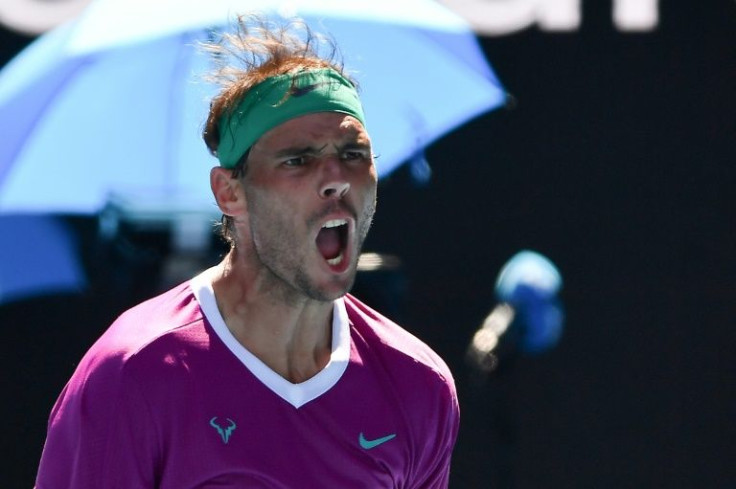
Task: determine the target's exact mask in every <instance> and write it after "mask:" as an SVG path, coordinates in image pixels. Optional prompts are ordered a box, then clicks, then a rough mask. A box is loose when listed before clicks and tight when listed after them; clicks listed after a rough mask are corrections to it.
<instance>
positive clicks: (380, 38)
mask: <svg viewBox="0 0 736 489" xmlns="http://www.w3.org/2000/svg"><path fill="white" fill-rule="evenodd" d="M254 10H256V11H263V12H265V13H266V14H267V15H269V16H270V17H271V18H281V17H282V16H283V17H284V18H290V17H291V16H297V17H300V18H303V19H305V20H306V21H307V23H308V24H309V25H310V26H311V27H313V28H314V29H315V30H317V31H319V32H324V33H327V34H328V35H331V36H332V37H334V38H335V40H336V41H337V43H338V45H339V47H340V49H341V51H342V52H343V53H344V56H345V64H346V67H347V69H348V71H349V72H350V73H351V74H352V75H353V76H354V77H355V78H356V79H357V80H358V82H359V84H360V85H361V91H362V98H363V101H364V104H365V112H366V118H367V126H368V130H369V132H370V133H371V135H372V137H373V140H374V149H375V151H376V153H377V154H379V155H380V157H379V158H378V160H377V166H378V171H379V176H381V177H383V176H386V175H388V174H389V173H391V172H392V171H393V170H394V169H395V168H396V167H397V166H399V165H400V164H402V163H404V162H406V161H408V160H411V159H412V158H413V157H415V156H416V155H417V154H421V152H422V150H423V148H425V147H426V146H427V145H429V144H430V143H432V142H433V141H435V140H436V139H437V138H439V137H441V136H443V135H444V134H446V133H447V132H449V131H451V130H453V129H455V128H456V127H458V126H459V125H461V124H463V123H464V122H465V121H467V120H469V119H471V118H474V117H476V116H478V115H480V114H482V113H485V112H487V111H489V110H491V109H493V108H495V107H498V106H499V105H501V104H502V103H503V102H504V100H505V93H504V91H503V89H502V87H501V85H500V84H499V82H498V80H497V79H496V77H495V75H494V73H493V71H492V69H491V68H490V66H489V65H488V63H487V62H486V60H485V58H484V56H483V54H482V52H481V50H480V48H479V45H478V42H477V39H476V38H475V36H474V34H473V33H472V31H471V30H470V28H469V27H468V25H467V24H466V23H465V22H464V21H462V20H461V19H460V18H459V17H458V16H457V15H455V14H453V13H452V12H451V11H450V10H448V9H447V8H445V7H443V6H441V5H440V4H438V3H436V2H434V1H433V0H401V1H397V0H370V1H368V0H361V1H357V0H356V1H350V2H348V1H343V0H312V1H270V2H268V1H262V0H261V1H259V0H210V1H208V2H202V1H201V0H93V2H92V3H91V4H90V6H89V7H88V8H87V9H86V10H85V11H84V12H83V13H82V15H81V16H80V17H78V18H77V19H75V20H74V21H73V22H71V23H68V24H65V25H63V26H61V27H59V28H57V29H55V30H53V31H51V32H49V33H48V34H46V35H43V36H41V37H40V38H39V39H38V40H37V41H36V42H34V43H33V44H32V45H30V46H29V47H28V48H26V49H25V50H24V51H23V52H21V53H20V54H19V55H18V56H16V58H15V59H14V60H12V61H11V63H9V64H8V65H7V66H6V67H5V68H4V69H3V70H2V72H0V133H2V134H3V143H2V144H1V145H0V212H12V211H32V212H38V211H44V212H45V211H51V212H66V213H84V214H89V213H96V212H98V211H99V210H100V209H102V208H103V207H104V206H105V205H106V204H108V203H109V202H110V201H111V200H114V201H116V202H123V205H125V203H129V204H130V203H133V204H135V206H137V208H139V209H144V210H145V209H147V208H151V209H155V211H156V212H164V213H166V212H169V213H172V212H179V213H182V212H213V213H214V211H215V206H214V202H213V199H212V198H211V195H210V190H209V178H208V172H209V169H210V167H211V166H213V165H214V163H215V160H214V159H213V158H212V157H211V156H210V155H209V154H208V153H207V151H206V149H205V145H204V143H203V142H202V141H201V138H200V136H199V132H200V130H201V127H202V125H203V122H204V119H205V115H206V110H207V100H208V97H210V96H211V95H212V93H214V87H212V86H210V85H209V84H207V83H205V82H203V81H202V80H201V79H200V78H199V74H201V73H202V72H205V71H208V70H209V68H210V65H209V63H210V62H211V60H209V59H208V58H207V57H206V56H205V55H204V54H202V53H201V52H199V50H197V49H196V47H195V46H194V45H195V44H196V42H197V41H198V40H203V39H206V38H207V36H208V35H211V32H212V31H211V29H213V28H226V26H228V25H230V24H231V23H232V19H233V18H234V17H235V15H236V14H238V13H242V12H245V11H248V12H250V11H254Z"/></svg>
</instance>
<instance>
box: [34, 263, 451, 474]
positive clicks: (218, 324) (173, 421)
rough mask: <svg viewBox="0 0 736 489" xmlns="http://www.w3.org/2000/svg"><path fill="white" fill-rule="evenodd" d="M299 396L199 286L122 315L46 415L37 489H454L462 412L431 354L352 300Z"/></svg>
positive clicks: (337, 310) (337, 315)
mask: <svg viewBox="0 0 736 489" xmlns="http://www.w3.org/2000/svg"><path fill="white" fill-rule="evenodd" d="M333 317H334V319H333V334H332V339H333V344H332V350H333V351H332V356H331V360H330V362H329V364H328V365H327V366H326V367H325V368H324V369H323V370H322V371H320V372H319V373H318V374H317V375H315V376H314V377H313V378H311V379H309V380H308V381H306V382H303V383H301V384H291V383H290V382H288V381H286V380H285V379H283V378H282V377H280V376H279V375H278V374H276V373H275V372H273V371H272V370H270V369H269V368H268V367H267V366H266V365H264V364H263V363H262V362H260V360H258V359H257V358H256V357H254V356H253V355H252V354H250V352H248V351H247V350H246V349H245V348H243V347H242V346H241V345H240V343H238V342H237V341H236V340H235V338H234V337H233V336H232V334H230V332H229V330H228V329H227V327H226V326H225V323H224V321H223V319H222V317H221V316H220V313H219V311H218V310H217V306H216V303H215V300H214V295H213V293H212V288H211V284H210V283H209V282H208V281H207V280H206V278H205V275H204V274H203V275H200V276H198V277H196V278H194V279H193V280H192V281H190V282H188V283H185V284H182V285H180V286H178V287H176V288H174V289H172V290H170V291H168V292H166V293H164V294H162V295H160V296H158V297H156V298H153V299H151V300H149V301H147V302H144V303H143V304H140V305H138V306H136V307H135V308H133V309H131V310H129V311H127V312H126V313H124V314H123V315H122V316H121V317H120V318H119V319H118V320H117V321H115V323H114V324H113V325H112V326H111V327H110V328H109V329H108V331H106V332H105V334H103V335H102V337H101V338H100V339H99V340H98V341H97V342H96V343H95V344H94V345H93V346H92V348H91V349H90V350H89V351H88V352H87V354H86V355H85V356H84V358H83V359H82V361H81V362H80V364H79V367H78V368H77V370H76V372H75V373H74V375H73V376H72V378H71V379H70V381H69V383H68V384H67V385H66V387H65V388H64V390H63V391H62V393H61V395H60V396H59V399H58V400H57V402H56V404H55V405H54V408H53V410H52V412H51V417H50V419H49V431H48V436H47V439H46V445H45V447H44V452H43V455H42V458H41V464H40V467H39V472H38V478H37V481H36V487H37V488H38V489H53V488H62V487H63V488H78V489H93V488H94V489H99V488H103V487H104V488H161V489H188V488H195V487H197V488H200V487H218V488H220V487H222V488H225V487H230V488H236V487H237V488H244V487H248V488H290V489H293V488H303V487H307V488H312V487H330V488H332V487H335V488H338V487H339V488H343V487H345V488H347V487H349V488H361V487H365V488H379V487H391V488H446V487H447V484H448V477H449V467H450V456H451V452H452V448H453V446H454V443H455V439H456V436H457V430H458V423H459V410H458V403H457V396H456V392H455V387H454V383H453V380H452V376H451V374H450V372H449V370H448V368H447V366H446V365H445V364H444V362H443V361H442V360H441V359H440V358H439V357H438V356H437V355H436V354H435V353H434V352H432V351H431V350H430V349H429V347H427V346H426V345H425V344H424V343H422V342H421V341H419V340H418V339H417V338H415V337H414V336H412V335H410V334H409V333H408V332H406V331H405V330H403V329H401V328H400V327H398V326H397V325H395V324H394V323H392V322H391V321H389V320H388V319H386V318H384V317H382V316H380V315H379V314H378V313H376V312H375V311H373V310H371V309H369V308H368V307H367V306H365V305H364V304H362V303H361V302H359V301H358V300H356V299H355V298H354V297H352V296H346V297H345V298H344V299H341V300H338V301H335V306H334V314H333Z"/></svg>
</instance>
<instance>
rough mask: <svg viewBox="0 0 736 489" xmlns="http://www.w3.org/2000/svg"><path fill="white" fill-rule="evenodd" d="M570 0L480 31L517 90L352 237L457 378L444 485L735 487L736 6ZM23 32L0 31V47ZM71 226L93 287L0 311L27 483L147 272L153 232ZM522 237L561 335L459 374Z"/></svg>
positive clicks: (10, 417)
mask: <svg viewBox="0 0 736 489" xmlns="http://www.w3.org/2000/svg"><path fill="white" fill-rule="evenodd" d="M582 4H583V5H582V7H583V13H582V22H581V25H580V27H579V29H577V30H575V31H572V32H567V33H559V32H543V31H540V30H538V29H537V28H536V27H531V28H529V29H525V30H523V31H519V32H516V33H512V34H508V35H504V36H498V37H488V36H487V37H482V39H481V43H482V46H483V49H484V51H485V53H486V55H487V57H488V59H489V61H490V62H491V64H492V65H493V67H494V69H495V70H496V72H497V74H498V75H499V77H500V79H501V80H502V81H503V83H504V85H505V87H506V88H507V89H508V91H509V92H510V93H511V94H512V95H513V97H514V100H515V103H513V104H511V105H510V106H509V107H508V108H505V109H500V110H496V111H494V112H491V113H489V114H487V115H484V116H482V117H480V118H478V119H476V120H474V121H472V122H471V123H469V124H467V125H465V126H464V127H463V128H462V129H460V130H458V131H455V132H454V133H452V134H450V135H448V136H446V137H444V138H443V139H442V140H440V141H438V142H436V143H435V144H433V145H432V146H431V147H430V148H429V149H428V151H427V155H426V156H427V159H428V161H429V163H430V165H431V166H432V169H433V176H432V178H431V180H430V181H429V183H428V184H426V185H418V184H417V183H415V182H414V180H413V179H412V178H411V177H410V175H409V173H408V170H406V169H400V170H399V171H397V172H396V173H395V174H393V175H392V176H390V177H389V178H387V179H385V180H383V181H382V182H381V183H380V191H379V210H378V213H377V216H376V220H375V225H374V228H373V230H372V234H371V235H370V237H369V240H368V242H367V246H366V248H367V250H368V251H374V252H379V253H387V254H391V255H395V256H397V257H399V258H400V260H401V263H402V268H401V270H400V271H401V278H402V280H403V282H401V287H399V288H398V289H396V290H399V291H400V294H401V295H400V296H399V297H400V300H394V302H392V303H390V304H386V307H387V308H390V310H391V312H393V315H394V316H396V317H397V318H398V319H399V320H400V321H401V322H402V323H403V325H404V326H406V327H407V329H409V330H411V331H413V332H415V333H416V334H417V335H419V336H421V337H422V338H423V339H425V340H426V341H427V342H428V343H429V344H430V345H432V346H433V347H434V348H435V349H436V350H437V351H439V352H440V353H441V354H442V355H443V356H444V358H446V359H447V361H448V363H449V364H450V367H451V368H452V370H453V372H454V373H455V376H456V381H457V385H458V390H459V394H460V402H461V407H462V412H463V422H462V429H461V434H460V440H459V443H458V446H457V450H456V455H455V460H454V467H453V476H452V487H453V488H456V489H463V488H486V487H487V488H494V487H515V488H547V487H550V488H558V487H559V488H562V487H586V488H587V487H596V488H622V487H631V488H642V487H668V488H736V421H735V419H736V361H735V360H734V356H735V354H736V328H735V327H736V320H734V318H735V317H736V260H735V259H734V251H735V250H736V243H735V239H734V235H735V233H734V231H733V228H734V225H735V224H736V220H735V219H734V217H735V215H734V214H735V213H734V210H736V196H735V195H734V193H735V192H734V187H735V184H736V170H735V169H734V164H735V163H736V2H734V1H732V0H731V1H729V0H710V1H708V2H690V1H685V0H680V1H675V0H670V1H665V2H661V5H660V7H659V26H658V27H657V29H656V30H654V31H650V32H642V33H630V32H621V31H619V30H617V29H616V28H615V27H614V25H613V23H612V21H611V4H610V2H586V1H584V2H582ZM30 40H31V37H30V36H25V35H21V34H19V33H17V32H11V31H9V30H4V29H2V28H0V65H1V64H4V63H5V62H6V61H7V60H8V59H10V58H11V57H12V56H13V55H14V54H15V53H17V52H18V51H19V50H20V49H21V48H23V47H24V46H25V45H26V44H27V43H28V42H30ZM1 137H2V136H1V135H0V138H1ZM0 144H1V143H0ZM39 177H40V178H42V177H43V176H42V175H40V176H39ZM68 221H69V222H70V224H71V225H72V227H73V228H74V229H75V232H76V233H77V235H78V236H79V239H80V243H81V244H82V248H83V252H84V253H83V254H84V261H85V265H86V268H87V272H88V275H89V279H90V288H89V290H88V291H87V292H86V293H85V294H68V295H64V296H54V297H43V298H35V299H29V300H25V301H15V302H12V303H9V304H5V305H2V306H0V324H1V325H2V331H3V333H4V338H5V340H4V342H3V346H2V365H0V368H2V372H3V380H4V382H3V383H4V384H5V385H4V386H3V392H4V393H5V399H4V402H3V405H4V408H3V409H4V412H5V414H4V415H3V417H2V419H3V425H4V426H5V428H3V432H4V435H3V436H2V443H3V447H2V448H3V453H4V454H5V455H4V457H3V460H4V462H3V466H4V468H3V471H2V476H0V479H5V478H6V477H7V479H6V480H7V482H5V483H0V486H2V487H30V486H31V485H32V483H33V476H34V474H35V470H36V467H37V463H38V458H39V456H40V452H41V448H42V444H43V440H44V436H45V425H46V420H47V416H48V413H49V410H50V409H51V406H52V404H53V402H54V399H55V398H56V396H57V395H58V393H59V391H60V390H61V388H62V387H63V385H64V382H65V381H66V379H67V378H68V377H69V375H70V374H71V372H72V371H73V369H74V366H75V364H76V362H77V360H78V359H79V357H80V356H81V355H82V353H83V352H84V351H85V350H86V349H87V347H88V346H89V345H90V344H91V342H92V341H93V340H94V339H95V338H96V337H97V336H98V335H99V334H100V333H101V332H102V331H103V330H104V329H105V328H106V327H107V325H108V324H109V322H110V321H111V320H112V319H113V318H114V317H115V316H116V315H117V314H118V313H119V312H121V311H122V309H124V308H126V307H128V306H130V305H132V304H133V303H135V302H137V301H139V300H140V299H142V298H144V297H147V296H148V295H150V294H151V293H153V292H154V291H156V289H157V288H159V287H161V286H162V278H161V277H162V273H163V269H164V266H165V265H164V264H165V260H166V253H167V249H168V248H167V246H168V245H167V239H168V237H167V236H166V235H165V234H162V235H151V234H150V233H149V234H148V235H145V236H143V235H136V234H135V233H134V232H131V233H130V236H131V237H130V242H128V243H127V244H126V243H122V244H121V243H116V244H109V243H108V244H104V245H101V244H100V243H99V242H98V240H97V234H96V222H95V221H94V220H93V219H89V218H71V217H70V218H68ZM18 239H22V236H19V237H18ZM35 245H36V244H34V243H29V246H35ZM521 249H533V250H536V251H538V252H540V253H542V254H544V255H545V256H547V257H548V258H550V259H551V260H552V261H553V262H554V263H555V264H556V265H557V266H558V268H559V270H560V272H561V274H562V276H563V280H564V289H563V292H562V300H563V302H564V306H565V311H566V321H565V329H564V333H563V337H562V339H561V341H560V343H559V345H558V346H557V347H555V348H553V349H552V350H550V351H547V352H545V353H543V354H539V355H533V356H532V355H521V356H518V357H516V358H512V359H508V361H507V362H503V364H502V365H501V366H500V367H499V368H498V369H497V370H496V371H495V372H493V373H492V374H491V375H490V376H489V377H488V378H487V379H486V381H485V382H483V383H471V382H469V377H470V374H471V372H470V371H469V368H468V367H467V365H466V364H465V362H464V359H463V357H464V351H465V348H466V346H467V344H468V342H469V341H470V338H471V337H472V335H473V332H474V331H475V330H476V329H477V328H478V327H479V326H480V324H481V323H482V321H483V319H484V318H485V316H486V315H487V314H488V312H490V310H491V308H492V307H493V306H494V304H495V302H494V296H493V287H494V281H495V278H496V276H497V274H498V272H499V270H500V268H501V267H502V266H503V264H504V263H505V262H506V261H507V260H508V259H509V258H510V257H511V256H512V255H513V254H515V253H516V252H517V251H519V250H521ZM212 259H213V260H215V259H216V256H213V257H212ZM369 283H370V280H369V277H367V276H366V275H363V276H362V277H361V278H360V279H359V282H358V290H360V288H361V287H366V285H367V284H369ZM394 299H395V297H394ZM371 300H372V301H374V304H375V305H376V307H377V308H379V309H380V308H381V304H380V303H381V301H382V300H385V297H384V298H383V299H382V298H381V297H380V296H375V297H371Z"/></svg>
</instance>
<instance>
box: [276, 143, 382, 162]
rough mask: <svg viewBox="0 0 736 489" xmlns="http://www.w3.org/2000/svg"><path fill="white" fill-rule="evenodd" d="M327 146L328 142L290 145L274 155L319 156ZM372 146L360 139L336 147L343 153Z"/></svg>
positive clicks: (365, 149) (367, 149)
mask: <svg viewBox="0 0 736 489" xmlns="http://www.w3.org/2000/svg"><path fill="white" fill-rule="evenodd" d="M326 147H327V144H325V145H323V146H322V147H320V148H315V147H314V146H290V147H287V148H283V149H280V150H278V151H276V152H275V153H274V157H276V158H284V157H287V156H305V155H309V156H318V155H320V154H321V153H322V152H323V151H324V150H325V148H326ZM370 148H371V145H370V144H369V143H363V142H359V141H351V142H349V143H345V144H342V145H339V146H337V147H336V149H337V152H338V153H342V152H344V151H349V150H363V151H369V150H370Z"/></svg>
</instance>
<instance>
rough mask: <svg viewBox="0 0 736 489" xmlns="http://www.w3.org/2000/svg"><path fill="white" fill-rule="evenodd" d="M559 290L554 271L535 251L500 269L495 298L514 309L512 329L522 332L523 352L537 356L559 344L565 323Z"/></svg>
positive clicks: (527, 252) (523, 253)
mask: <svg viewBox="0 0 736 489" xmlns="http://www.w3.org/2000/svg"><path fill="white" fill-rule="evenodd" d="M561 288H562V277H561V275H560V272H559V271H558V270H557V267H556V266H555V265H554V264H553V263H552V262H551V261H550V260H549V259H548V258H546V257H544V256H542V255H540V254H539V253H536V252H534V251H529V250H524V251H521V252H519V253H517V254H516V255H514V256H513V257H512V258H511V259H510V260H509V261H508V262H506V264H505V265H504V266H503V268H502V269H501V272H500V273H499V275H498V279H497V281H496V288H495V292H496V297H497V299H498V300H499V301H500V302H505V303H508V304H510V305H511V306H512V307H513V308H514V311H515V316H516V317H515V319H514V323H515V324H514V326H516V327H520V328H522V332H521V335H520V336H521V348H522V350H523V351H525V352H527V353H539V352H542V351H546V350H549V349H550V348H552V347H554V346H555V345H556V344H557V343H558V341H559V339H560V337H561V335H562V329H563V323H564V313H563V310H562V304H561V302H560V300H559V297H558V294H559V292H560V289H561ZM512 327H513V326H512Z"/></svg>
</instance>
